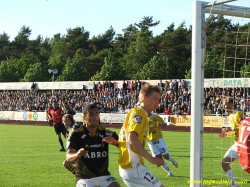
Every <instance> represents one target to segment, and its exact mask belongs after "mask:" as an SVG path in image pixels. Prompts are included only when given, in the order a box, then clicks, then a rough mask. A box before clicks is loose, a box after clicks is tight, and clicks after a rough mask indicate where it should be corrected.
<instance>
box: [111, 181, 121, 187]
mask: <svg viewBox="0 0 250 187" xmlns="http://www.w3.org/2000/svg"><path fill="white" fill-rule="evenodd" d="M108 187H121V186H120V184H119V183H117V182H112V183H111V184H110V185H108Z"/></svg>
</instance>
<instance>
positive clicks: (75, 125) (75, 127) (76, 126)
mask: <svg viewBox="0 0 250 187" xmlns="http://www.w3.org/2000/svg"><path fill="white" fill-rule="evenodd" d="M80 127H81V125H80V124H78V123H76V124H74V125H73V129H74V130H76V129H78V128H80Z"/></svg>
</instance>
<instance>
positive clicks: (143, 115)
mask: <svg viewBox="0 0 250 187" xmlns="http://www.w3.org/2000/svg"><path fill="white" fill-rule="evenodd" d="M130 132H136V133H137V134H138V139H139V141H140V142H141V144H142V145H143V147H144V146H145V143H146V138H147V134H148V114H147V112H146V111H145V110H144V109H143V108H141V107H136V108H132V109H131V110H130V111H129V112H128V114H127V116H126V119H125V121H124V123H123V126H122V128H121V131H120V134H119V150H120V152H119V159H118V164H119V167H120V168H123V169H127V168H134V167H136V166H137V165H138V164H144V161H143V158H142V156H141V155H140V154H139V153H138V152H137V151H136V150H135V149H134V147H133V146H131V145H130V144H129V143H128V142H127V138H128V134H129V133H130Z"/></svg>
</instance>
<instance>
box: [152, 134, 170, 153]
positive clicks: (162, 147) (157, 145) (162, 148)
mask: <svg viewBox="0 0 250 187" xmlns="http://www.w3.org/2000/svg"><path fill="white" fill-rule="evenodd" d="M148 147H149V149H150V151H151V153H152V156H155V155H166V154H168V148H167V145H166V143H165V141H164V139H163V138H159V139H158V140H156V141H152V142H150V141H148Z"/></svg>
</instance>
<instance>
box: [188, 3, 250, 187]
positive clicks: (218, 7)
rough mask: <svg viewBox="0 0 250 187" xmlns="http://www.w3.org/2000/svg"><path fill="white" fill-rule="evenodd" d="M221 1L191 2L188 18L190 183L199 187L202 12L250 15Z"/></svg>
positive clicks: (247, 11)
mask: <svg viewBox="0 0 250 187" xmlns="http://www.w3.org/2000/svg"><path fill="white" fill-rule="evenodd" d="M231 1H232V0H222V1H217V2H214V3H209V2H203V1H194V2H193V18H192V20H193V21H192V67H191V68H192V85H191V89H192V90H191V93H192V94H191V106H192V107H191V134H190V136H191V137H190V140H191V147H190V186H202V184H201V183H200V184H198V183H194V182H192V181H202V179H203V176H202V173H203V97H204V91H203V90H204V59H205V46H206V34H205V13H211V14H220V15H226V16H236V17H242V18H250V8H247V7H240V6H230V5H225V4H223V3H226V2H231Z"/></svg>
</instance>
